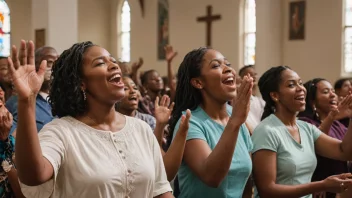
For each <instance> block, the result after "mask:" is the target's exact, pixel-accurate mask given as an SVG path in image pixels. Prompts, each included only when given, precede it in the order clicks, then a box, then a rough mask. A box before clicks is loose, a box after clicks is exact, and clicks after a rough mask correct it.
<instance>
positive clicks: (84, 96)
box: [82, 89, 87, 101]
mask: <svg viewBox="0 0 352 198" xmlns="http://www.w3.org/2000/svg"><path fill="white" fill-rule="evenodd" d="M82 92H83V100H84V101H86V100H87V96H86V92H85V91H84V90H83V89H82Z"/></svg>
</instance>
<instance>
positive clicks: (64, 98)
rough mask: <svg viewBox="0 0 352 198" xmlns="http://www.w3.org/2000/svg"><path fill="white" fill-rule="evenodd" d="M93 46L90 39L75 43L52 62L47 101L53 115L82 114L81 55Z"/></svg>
mask: <svg viewBox="0 0 352 198" xmlns="http://www.w3.org/2000/svg"><path fill="white" fill-rule="evenodd" d="M92 46H94V44H93V43H92V42H90V41H87V42H82V43H76V44H74V45H73V46H72V47H71V48H69V49H67V50H65V51H64V52H62V54H61V55H60V57H59V58H58V59H57V60H56V61H55V62H54V65H53V68H52V74H51V78H52V81H51V86H50V91H49V103H50V105H51V108H52V110H51V111H52V114H53V115H54V116H58V117H63V116H72V117H76V116H78V115H82V114H83V113H84V112H85V111H86V106H85V101H84V97H83V92H82V90H81V83H82V81H81V79H82V64H83V55H84V53H85V52H86V51H87V49H88V48H90V47H92Z"/></svg>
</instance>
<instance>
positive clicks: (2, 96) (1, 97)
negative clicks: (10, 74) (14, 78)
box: [0, 87, 5, 103]
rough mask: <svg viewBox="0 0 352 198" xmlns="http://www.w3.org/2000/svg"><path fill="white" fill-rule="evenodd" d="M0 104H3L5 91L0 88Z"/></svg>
mask: <svg viewBox="0 0 352 198" xmlns="http://www.w3.org/2000/svg"><path fill="white" fill-rule="evenodd" d="M0 102H3V103H5V91H4V90H3V89H2V88H1V87H0Z"/></svg>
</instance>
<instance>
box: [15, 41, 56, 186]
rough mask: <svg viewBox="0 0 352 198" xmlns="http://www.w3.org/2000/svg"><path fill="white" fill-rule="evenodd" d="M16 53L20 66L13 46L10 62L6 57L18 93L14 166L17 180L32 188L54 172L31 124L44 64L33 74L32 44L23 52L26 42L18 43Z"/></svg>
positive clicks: (44, 62) (46, 179) (35, 129)
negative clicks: (43, 153) (18, 48)
mask: <svg viewBox="0 0 352 198" xmlns="http://www.w3.org/2000/svg"><path fill="white" fill-rule="evenodd" d="M20 52H21V53H20V59H21V63H20V61H19V59H18V56H17V49H16V48H15V47H13V48H12V60H13V61H12V60H11V59H10V58H9V71H10V74H11V76H12V79H13V82H14V85H15V87H16V90H17V93H18V123H17V134H16V146H15V147H16V165H17V171H18V177H19V178H20V180H21V181H22V182H23V183H24V184H26V185H28V186H33V185H39V184H42V183H44V182H46V181H48V180H49V179H50V178H52V176H53V173H54V171H53V167H52V165H51V164H50V162H49V161H48V160H47V159H45V158H44V157H43V156H42V151H41V148H40V144H39V138H38V134H37V127H36V121H35V101H36V95H37V94H38V92H39V90H40V87H41V85H42V83H43V80H44V72H45V70H46V61H43V62H42V63H41V65H40V68H39V71H38V72H36V70H35V66H34V44H33V42H32V41H30V42H29V46H28V49H27V46H26V42H25V41H23V40H22V41H21V49H20ZM27 62H28V63H27ZM28 153H30V155H28Z"/></svg>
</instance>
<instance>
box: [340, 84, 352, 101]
mask: <svg viewBox="0 0 352 198" xmlns="http://www.w3.org/2000/svg"><path fill="white" fill-rule="evenodd" d="M349 92H352V85H351V81H350V80H345V82H343V84H342V87H341V89H340V90H339V96H340V97H346V96H347V95H348V94H349Z"/></svg>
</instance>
